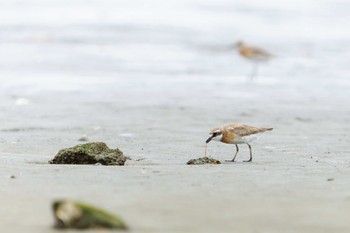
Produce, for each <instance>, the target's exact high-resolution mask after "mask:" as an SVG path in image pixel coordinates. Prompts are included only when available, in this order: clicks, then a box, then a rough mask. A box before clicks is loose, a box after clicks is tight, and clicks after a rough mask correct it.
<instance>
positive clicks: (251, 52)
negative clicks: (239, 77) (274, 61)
mask: <svg viewBox="0 0 350 233" xmlns="http://www.w3.org/2000/svg"><path fill="white" fill-rule="evenodd" d="M234 48H235V49H237V50H238V52H239V54H240V55H241V56H242V57H244V58H246V59H249V60H250V61H252V62H253V69H252V73H251V74H250V78H251V79H254V78H255V77H257V76H258V67H259V63H260V62H266V61H268V60H270V59H271V58H272V57H273V55H272V54H271V53H269V52H267V51H265V50H264V49H261V48H257V47H254V46H250V45H247V44H246V43H244V42H243V41H237V42H236V43H235V44H234Z"/></svg>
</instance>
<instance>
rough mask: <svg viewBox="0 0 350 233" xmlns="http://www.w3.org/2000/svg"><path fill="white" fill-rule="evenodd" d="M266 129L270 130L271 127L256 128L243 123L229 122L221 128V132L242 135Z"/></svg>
mask: <svg viewBox="0 0 350 233" xmlns="http://www.w3.org/2000/svg"><path fill="white" fill-rule="evenodd" d="M267 130H272V128H257V127H254V126H249V125H244V124H229V125H226V126H225V127H224V128H223V134H225V132H226V134H227V135H229V134H231V133H233V134H235V135H237V136H239V137H244V136H248V135H252V134H257V133H262V132H265V131H267Z"/></svg>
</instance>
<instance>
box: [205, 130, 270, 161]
mask: <svg viewBox="0 0 350 233" xmlns="http://www.w3.org/2000/svg"><path fill="white" fill-rule="evenodd" d="M269 130H272V128H257V127H254V126H249V125H244V124H229V125H226V126H224V127H222V128H214V129H212V130H211V131H210V133H209V134H210V137H209V138H208V139H207V141H206V143H207V144H208V143H209V142H210V141H211V140H213V141H219V142H222V143H227V144H235V145H236V153H235V155H234V157H233V159H232V160H227V162H235V159H236V156H237V154H238V151H239V148H238V144H247V145H248V147H249V152H250V158H249V160H246V161H244V162H251V161H252V159H253V154H252V147H251V146H250V144H249V143H250V142H252V141H253V140H255V139H256V138H257V134H259V133H263V132H265V131H269Z"/></svg>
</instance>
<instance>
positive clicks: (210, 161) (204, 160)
mask: <svg viewBox="0 0 350 233" xmlns="http://www.w3.org/2000/svg"><path fill="white" fill-rule="evenodd" d="M203 164H221V162H220V161H219V160H216V159H213V158H209V157H203V158H198V159H191V160H189V161H188V162H187V165H203Z"/></svg>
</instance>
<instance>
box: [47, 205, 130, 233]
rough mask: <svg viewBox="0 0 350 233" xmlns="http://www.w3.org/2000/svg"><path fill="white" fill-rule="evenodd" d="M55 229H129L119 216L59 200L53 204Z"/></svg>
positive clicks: (88, 206)
mask: <svg viewBox="0 0 350 233" xmlns="http://www.w3.org/2000/svg"><path fill="white" fill-rule="evenodd" d="M52 209H53V214H54V218H55V225H54V227H55V228H59V229H92V228H94V229H101V228H104V229H119V230H126V229H128V227H127V225H126V224H125V222H124V221H123V220H122V219H121V218H120V217H118V216H116V215H114V214H111V213H108V212H107V211H104V210H102V209H99V208H96V207H93V206H90V205H88V204H85V203H81V202H76V201H71V200H57V201H54V202H53V204H52Z"/></svg>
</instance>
